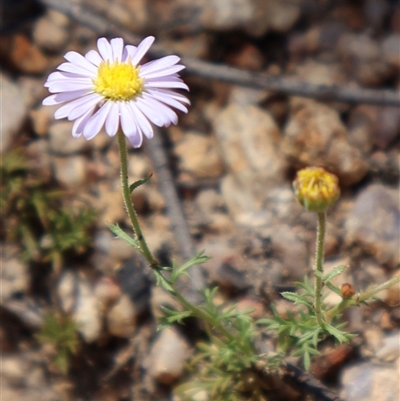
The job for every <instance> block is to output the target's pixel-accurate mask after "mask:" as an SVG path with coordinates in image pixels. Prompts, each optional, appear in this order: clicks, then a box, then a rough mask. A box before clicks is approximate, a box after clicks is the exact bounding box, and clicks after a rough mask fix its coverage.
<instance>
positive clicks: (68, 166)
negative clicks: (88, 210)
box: [53, 155, 87, 188]
mask: <svg viewBox="0 0 400 401" xmlns="http://www.w3.org/2000/svg"><path fill="white" fill-rule="evenodd" d="M53 168H54V174H55V177H56V179H57V181H58V182H59V183H60V184H61V185H65V186H66V187H67V188H77V187H80V186H82V185H83V184H84V183H85V181H86V178H87V159H86V157H85V156H78V155H74V156H69V157H54V158H53Z"/></svg>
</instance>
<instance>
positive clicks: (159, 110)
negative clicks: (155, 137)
mask: <svg viewBox="0 0 400 401" xmlns="http://www.w3.org/2000/svg"><path fill="white" fill-rule="evenodd" d="M144 95H145V94H143V95H142V96H141V98H140V102H139V101H138V102H137V105H138V107H139V108H140V110H141V111H142V112H143V113H144V114H145V115H146V116H147V117H148V118H149V119H150V120H151V118H150V117H152V116H153V114H154V112H155V113H156V114H157V118H158V121H161V124H157V123H156V122H154V124H156V125H158V126H159V127H163V126H164V127H169V126H170V125H171V122H172V123H174V124H176V123H177V122H178V116H177V115H176V113H175V112H174V111H173V110H171V109H170V108H169V107H167V106H165V105H164V104H162V103H160V102H158V101H157V100H155V99H151V98H150V99H149V98H148V97H146V96H144ZM143 106H144V107H145V108H143ZM149 111H150V113H151V114H149ZM151 121H152V120H151Z"/></svg>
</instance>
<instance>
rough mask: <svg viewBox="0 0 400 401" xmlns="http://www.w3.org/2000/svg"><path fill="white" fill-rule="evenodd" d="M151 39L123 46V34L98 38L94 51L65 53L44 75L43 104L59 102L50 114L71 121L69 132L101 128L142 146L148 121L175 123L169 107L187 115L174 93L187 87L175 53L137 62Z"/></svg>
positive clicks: (180, 98)
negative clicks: (45, 94) (83, 53)
mask: <svg viewBox="0 0 400 401" xmlns="http://www.w3.org/2000/svg"><path fill="white" fill-rule="evenodd" d="M153 42H154V37H152V36H149V37H147V38H145V39H144V40H143V41H142V42H141V43H139V45H138V46H137V47H136V46H131V45H126V46H124V41H123V39H122V38H115V39H111V41H110V42H108V40H107V39H106V38H100V39H98V41H97V48H98V51H95V50H90V51H89V52H88V53H86V54H85V56H82V55H81V54H79V53H77V52H74V51H70V52H68V53H67V54H66V55H65V56H64V57H65V59H66V60H67V62H66V63H63V64H61V65H59V66H58V68H57V70H58V71H56V72H53V73H52V74H50V75H49V77H48V78H47V81H46V83H45V86H46V87H47V88H48V90H49V92H50V93H52V95H50V96H48V97H47V98H46V99H44V100H43V105H46V106H49V105H62V106H61V107H60V108H59V109H58V110H57V111H56V112H55V114H54V117H55V118H56V119H60V118H68V120H70V121H75V122H74V125H73V128H72V135H73V136H74V137H75V138H77V137H80V136H81V135H83V137H84V138H85V139H87V140H89V139H92V138H93V137H95V136H96V135H97V134H98V133H99V131H100V130H101V129H102V128H103V127H104V128H105V131H106V132H107V134H108V135H109V136H114V135H115V134H116V133H117V131H118V130H119V129H120V130H122V132H123V133H124V134H125V136H126V137H127V138H128V140H129V142H130V143H131V145H132V146H133V147H135V148H138V147H140V146H141V144H142V141H143V135H144V136H145V137H146V138H152V137H153V134H154V130H153V127H152V125H151V124H150V122H151V123H153V124H154V125H157V126H158V127H168V126H169V125H170V124H171V123H172V124H177V122H178V116H177V115H176V113H175V111H174V110H173V109H172V108H175V109H178V110H180V111H182V112H184V113H187V111H188V110H187V108H186V106H185V104H186V105H188V104H190V102H189V100H188V99H187V98H186V97H185V96H183V95H181V94H179V93H176V92H174V91H173V89H186V90H189V88H188V86H187V85H186V84H185V83H184V82H183V81H182V80H181V79H180V77H179V74H178V72H179V71H181V70H183V69H184V68H185V66H183V65H180V64H178V62H179V60H180V58H179V57H178V56H166V57H162V58H160V59H158V60H154V61H150V62H148V63H146V64H143V65H139V62H140V60H141V59H142V58H143V56H144V55H145V54H146V52H147V51H148V50H149V48H150V46H151V45H152V43H153Z"/></svg>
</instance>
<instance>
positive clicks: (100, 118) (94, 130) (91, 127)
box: [83, 102, 110, 140]
mask: <svg viewBox="0 0 400 401" xmlns="http://www.w3.org/2000/svg"><path fill="white" fill-rule="evenodd" d="M109 110H110V102H106V103H105V104H104V105H103V106H102V107H100V109H99V110H97V112H96V113H95V114H94V115H93V116H92V117H91V118H90V120H89V121H88V122H87V123H86V125H85V127H84V128H83V136H84V137H85V139H86V140H90V139H92V138H94V137H95V136H96V135H97V134H98V133H99V131H100V130H101V129H102V127H103V125H104V122H105V120H106V118H107V114H108V112H109Z"/></svg>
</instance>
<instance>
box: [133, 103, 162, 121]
mask: <svg viewBox="0 0 400 401" xmlns="http://www.w3.org/2000/svg"><path fill="white" fill-rule="evenodd" d="M135 103H136V106H137V107H138V108H139V110H140V111H141V112H142V113H143V114H144V115H145V116H146V117H147V118H148V119H149V120H150V121H151V122H152V123H153V124H154V125H157V127H162V126H164V120H163V119H162V118H161V116H160V114H159V113H158V112H157V110H154V108H153V107H152V106H151V105H150V106H148V104H147V102H146V101H144V100H143V98H142V97H138V98H137V99H135Z"/></svg>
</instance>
